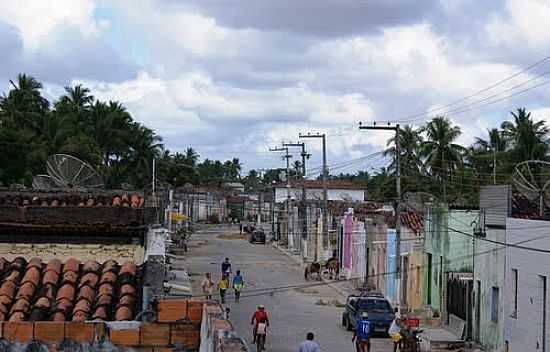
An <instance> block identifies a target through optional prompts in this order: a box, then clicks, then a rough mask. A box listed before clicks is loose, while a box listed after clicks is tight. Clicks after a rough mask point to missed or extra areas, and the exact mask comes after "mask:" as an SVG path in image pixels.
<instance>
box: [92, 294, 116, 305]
mask: <svg viewBox="0 0 550 352" xmlns="http://www.w3.org/2000/svg"><path fill="white" fill-rule="evenodd" d="M112 302H113V297H111V296H109V295H103V296H98V297H97V301H96V302H95V305H96V307H100V306H109V305H111V303H112Z"/></svg>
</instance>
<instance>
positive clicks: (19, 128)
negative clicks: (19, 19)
mask: <svg viewBox="0 0 550 352" xmlns="http://www.w3.org/2000/svg"><path fill="white" fill-rule="evenodd" d="M10 83H11V85H12V88H11V89H10V90H9V92H7V94H4V95H3V96H2V97H0V146H1V149H2V153H0V183H2V184H4V185H10V184H12V183H22V184H26V185H30V184H31V182H32V176H33V175H36V174H43V173H45V172H46V170H45V163H46V159H47V157H48V156H49V155H51V154H55V153H66V154H71V155H74V156H76V157H78V158H80V159H82V160H84V161H86V162H88V163H89V164H90V165H92V167H94V168H95V169H96V170H98V171H99V172H100V173H101V174H102V175H103V176H104V179H105V183H106V185H107V187H108V188H117V187H120V186H121V184H122V183H130V184H131V185H133V186H134V187H139V188H141V187H144V186H145V185H147V184H149V183H150V182H151V178H152V161H153V159H157V160H158V178H159V179H161V180H163V181H166V182H168V183H171V184H173V185H174V186H181V185H184V184H185V183H192V184H215V185H220V184H221V183H223V182H228V181H235V180H238V179H239V178H240V171H241V164H240V162H239V159H236V158H234V159H232V160H228V161H226V162H225V163H222V162H220V161H211V160H208V159H207V160H205V161H204V162H203V163H199V154H198V153H197V152H196V151H195V150H193V149H192V148H188V149H187V150H186V151H185V153H183V154H180V153H176V154H171V153H170V152H169V151H168V150H165V149H164V146H163V145H162V138H161V137H160V136H158V135H157V134H156V133H155V131H153V130H151V129H149V128H147V127H146V126H144V125H142V124H140V123H139V122H136V121H134V119H133V118H132V116H131V114H130V113H129V112H128V111H127V110H126V108H125V107H124V106H123V105H122V104H121V103H119V102H116V101H109V102H103V101H100V100H97V99H96V98H95V97H94V96H93V95H91V92H90V90H89V89H88V88H86V87H83V86H82V85H76V86H74V87H66V88H65V93H64V94H63V95H62V96H60V97H59V98H58V100H57V101H56V102H54V103H53V104H50V102H48V100H47V99H45V98H44V97H42V95H41V94H42V93H41V91H42V84H41V83H40V82H38V81H37V80H36V79H35V78H33V77H30V76H27V75H24V74H20V75H19V76H18V79H17V82H11V81H10Z"/></svg>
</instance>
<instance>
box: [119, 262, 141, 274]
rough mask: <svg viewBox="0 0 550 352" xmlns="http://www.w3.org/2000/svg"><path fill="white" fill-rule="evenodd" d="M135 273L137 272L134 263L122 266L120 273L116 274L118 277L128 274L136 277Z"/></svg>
mask: <svg viewBox="0 0 550 352" xmlns="http://www.w3.org/2000/svg"><path fill="white" fill-rule="evenodd" d="M136 272H137V266H136V264H135V263H134V262H126V263H124V264H122V266H121V267H120V272H119V273H118V274H119V275H122V274H130V275H132V276H136Z"/></svg>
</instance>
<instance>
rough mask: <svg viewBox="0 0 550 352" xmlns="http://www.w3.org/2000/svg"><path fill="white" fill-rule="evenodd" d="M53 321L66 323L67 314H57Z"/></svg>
mask: <svg viewBox="0 0 550 352" xmlns="http://www.w3.org/2000/svg"><path fill="white" fill-rule="evenodd" d="M52 320H53V321H65V314H63V312H56V313H54V315H53V316H52Z"/></svg>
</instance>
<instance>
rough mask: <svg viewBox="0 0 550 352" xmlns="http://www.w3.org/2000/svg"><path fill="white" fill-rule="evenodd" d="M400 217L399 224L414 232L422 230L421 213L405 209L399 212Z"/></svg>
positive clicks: (422, 220) (422, 219)
mask: <svg viewBox="0 0 550 352" xmlns="http://www.w3.org/2000/svg"><path fill="white" fill-rule="evenodd" d="M399 216H400V217H401V225H402V226H406V227H408V228H409V229H411V230H412V231H414V232H416V233H420V232H422V230H424V218H423V217H422V215H420V214H418V213H417V212H414V211H406V212H402V213H400V214H399Z"/></svg>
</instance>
